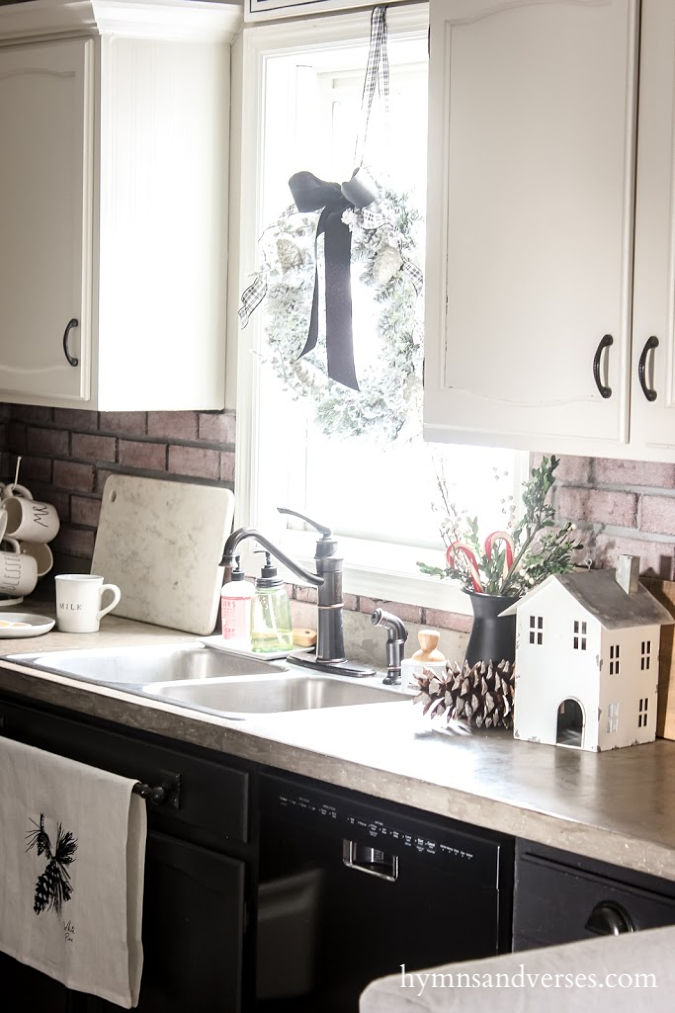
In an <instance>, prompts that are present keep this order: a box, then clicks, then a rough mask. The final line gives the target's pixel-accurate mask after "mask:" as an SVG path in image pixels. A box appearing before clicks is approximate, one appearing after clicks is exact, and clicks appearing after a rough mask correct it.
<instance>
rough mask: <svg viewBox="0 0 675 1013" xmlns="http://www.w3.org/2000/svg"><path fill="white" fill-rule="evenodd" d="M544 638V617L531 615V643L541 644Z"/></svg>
mask: <svg viewBox="0 0 675 1013" xmlns="http://www.w3.org/2000/svg"><path fill="white" fill-rule="evenodd" d="M543 640H544V617H543V616H530V643H531V644H541V643H543Z"/></svg>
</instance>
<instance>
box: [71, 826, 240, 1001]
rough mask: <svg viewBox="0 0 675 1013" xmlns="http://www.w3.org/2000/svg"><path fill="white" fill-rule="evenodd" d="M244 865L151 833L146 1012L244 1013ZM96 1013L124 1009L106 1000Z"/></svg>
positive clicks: (145, 937)
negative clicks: (241, 1010) (242, 1011)
mask: <svg viewBox="0 0 675 1013" xmlns="http://www.w3.org/2000/svg"><path fill="white" fill-rule="evenodd" d="M244 869H245V866H244V863H243V862H240V861H236V860H234V859H231V858H227V857H226V856H224V855H218V854H215V853H214V852H211V851H207V850H206V849H204V848H199V847H195V846H194V845H192V844H186V843H185V842H184V841H177V840H175V839H173V838H170V837H166V836H165V835H163V834H149V836H148V843H147V861H146V879H145V894H144V900H143V950H144V962H143V978H142V985H141V994H140V998H139V1004H138V1007H137V1009H138V1010H139V1011H140V1013H187V1011H189V1013H235V1011H238V1010H240V1009H241V985H242V982H241V966H242V937H243V919H244ZM90 1008H91V1009H92V1013H93V1010H95V1009H100V1010H101V1011H103V1010H105V1011H106V1013H108V1011H112V1010H119V1006H116V1005H113V1004H112V1003H108V1002H104V1001H100V1002H99V1003H97V1004H92V1005H91V1007H90Z"/></svg>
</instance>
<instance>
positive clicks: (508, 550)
mask: <svg viewBox="0 0 675 1013" xmlns="http://www.w3.org/2000/svg"><path fill="white" fill-rule="evenodd" d="M497 542H504V549H505V553H504V570H503V576H504V577H505V576H506V574H507V573H508V572H509V570H510V569H511V567H512V566H513V542H512V541H511V537H510V535H509V533H508V532H507V531H493V532H492V533H491V534H489V535H488V536H487V538H486V539H485V555H486V556H487V558H488V559H491V558H492V552H493V550H494V547H495V544H496V543H497Z"/></svg>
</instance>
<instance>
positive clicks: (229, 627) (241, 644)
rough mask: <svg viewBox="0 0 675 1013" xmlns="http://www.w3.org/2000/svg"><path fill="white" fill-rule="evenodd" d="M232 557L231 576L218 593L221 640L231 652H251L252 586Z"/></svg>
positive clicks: (235, 559) (237, 559)
mask: <svg viewBox="0 0 675 1013" xmlns="http://www.w3.org/2000/svg"><path fill="white" fill-rule="evenodd" d="M239 560H240V557H239V556H235V557H234V562H235V566H234V569H233V571H232V575H231V576H230V579H229V580H228V582H227V583H226V584H223V587H222V590H221V592H220V617H221V624H222V627H221V628H222V634H223V640H225V641H226V642H227V646H228V647H230V648H231V649H232V650H233V651H250V650H251V604H252V601H253V595H254V594H255V592H254V590H253V586H252V585H251V584H250V583H249V582H248V581H247V580H246V574H245V573H244V571H243V570H242V569H241V566H240V565H239Z"/></svg>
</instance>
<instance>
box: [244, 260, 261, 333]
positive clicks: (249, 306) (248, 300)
mask: <svg viewBox="0 0 675 1013" xmlns="http://www.w3.org/2000/svg"><path fill="white" fill-rule="evenodd" d="M266 295H267V271H266V270H265V268H264V267H263V268H261V269H260V271H258V273H257V274H256V275H255V277H254V279H253V281H252V282H251V284H250V285H249V286H248V287H247V288H245V289H244V291H243V292H242V293H241V304H240V306H239V309H238V311H237V314H238V316H239V319H240V320H241V326H242V327H246V324H247V323H248V322H249V319H250V317H251V313H253V311H254V310H256V309H257V308H258V306H260V303H261V302H262V301H263V299H264V298H265V296H266Z"/></svg>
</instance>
